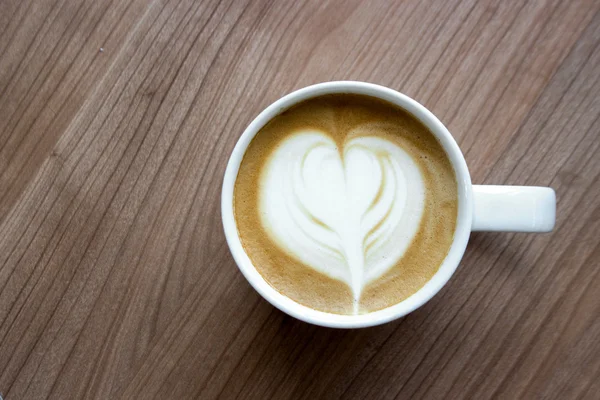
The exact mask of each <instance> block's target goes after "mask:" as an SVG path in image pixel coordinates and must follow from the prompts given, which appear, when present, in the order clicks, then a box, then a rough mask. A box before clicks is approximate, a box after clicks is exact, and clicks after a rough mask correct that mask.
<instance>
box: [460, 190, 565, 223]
mask: <svg viewBox="0 0 600 400" xmlns="http://www.w3.org/2000/svg"><path fill="white" fill-rule="evenodd" d="M473 203H474V210H473V223H472V227H471V230H472V231H489V232H550V231H551V230H552V229H553V228H554V223H555V219H556V193H555V192H554V189H552V188H549V187H538V186H500V185H473Z"/></svg>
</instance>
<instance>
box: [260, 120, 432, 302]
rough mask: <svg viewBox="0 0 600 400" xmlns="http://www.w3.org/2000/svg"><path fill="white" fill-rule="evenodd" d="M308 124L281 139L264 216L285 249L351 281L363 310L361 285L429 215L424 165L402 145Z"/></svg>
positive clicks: (267, 181)
mask: <svg viewBox="0 0 600 400" xmlns="http://www.w3.org/2000/svg"><path fill="white" fill-rule="evenodd" d="M348 137H351V138H352V139H349V140H347V141H346V143H345V145H344V147H343V148H342V149H339V148H338V145H337V144H336V142H335V141H334V140H333V139H332V138H331V137H330V136H329V135H327V134H326V133H325V132H322V131H318V130H303V131H299V132H296V133H295V134H292V135H290V136H289V137H287V138H286V139H284V141H283V142H282V143H281V144H279V145H278V147H277V148H276V149H275V151H274V152H273V154H272V155H271V156H270V158H269V160H268V162H267V163H266V164H265V166H264V169H263V174H262V177H261V182H260V188H259V199H260V200H259V208H260V209H259V211H260V218H261V222H262V224H263V227H264V228H265V230H266V232H267V233H268V234H269V236H270V237H271V239H272V240H273V241H274V242H275V243H276V244H277V245H278V247H280V248H281V249H282V250H283V251H285V252H286V253H288V254H289V255H290V256H292V257H294V258H296V259H298V260H299V261H301V262H302V263H304V264H306V265H308V266H310V267H311V268H313V269H314V270H316V271H318V272H320V273H322V274H325V275H327V276H329V277H331V278H334V279H338V280H341V281H343V282H345V283H346V284H347V285H348V286H349V287H350V288H351V290H352V293H353V296H354V311H355V313H356V312H357V311H358V301H359V299H360V295H361V291H362V290H363V288H364V287H365V286H366V285H367V284H368V283H369V282H371V281H373V280H375V279H377V278H379V277H380V276H381V275H383V274H384V273H385V272H386V271H387V270H389V269H390V268H391V267H392V266H393V265H394V264H396V263H397V262H398V260H399V259H400V258H401V257H402V255H403V254H404V252H405V251H406V249H407V248H408V246H409V245H410V243H411V241H412V239H413V237H414V236H415V235H416V233H417V231H418V228H419V223H420V220H421V217H422V215H423V207H424V198H425V185H424V183H423V177H422V176H421V172H420V170H419V167H418V166H417V164H416V163H415V161H414V160H413V159H412V158H411V156H410V155H409V154H408V153H407V152H406V151H404V150H403V149H402V148H400V147H399V146H398V145H396V144H394V143H392V142H390V141H388V140H386V139H384V138H383V137H376V136H361V135H360V129H359V130H358V131H356V130H355V131H354V132H352V133H351V134H349V135H348Z"/></svg>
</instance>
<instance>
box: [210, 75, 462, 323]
mask: <svg viewBox="0 0 600 400" xmlns="http://www.w3.org/2000/svg"><path fill="white" fill-rule="evenodd" d="M333 93H353V94H362V95H368V96H372V97H378V98H380V99H383V100H386V101H388V102H390V103H393V104H396V105H398V106H400V107H402V108H403V109H405V110H407V111H408V112H410V113H411V114H412V115H414V116H415V117H417V118H418V119H419V120H420V121H421V122H422V123H423V124H425V126H427V127H428V128H429V129H430V130H431V132H433V133H434V134H435V135H436V137H437V139H438V140H439V142H440V143H441V144H442V146H443V148H444V149H445V151H446V154H447V155H448V158H449V159H450V161H451V162H452V165H453V167H454V171H455V174H456V179H457V183H458V196H459V202H458V219H457V225H456V231H455V233H454V242H453V243H452V246H451V248H450V251H449V252H448V255H447V256H446V258H445V259H444V262H443V263H442V265H441V266H440V268H439V270H438V271H437V272H436V274H435V275H434V276H433V278H431V280H429V281H428V282H427V283H426V284H425V285H424V286H423V287H422V288H421V289H419V290H418V291H417V292H416V293H414V294H413V295H411V296H410V297H408V298H407V299H405V300H403V301H402V302H400V303H398V304H395V305H393V306H390V307H388V308H385V309H383V310H379V311H374V312H371V313H368V314H360V315H339V314H332V313H326V312H322V311H317V310H315V309H312V308H309V307H306V306H304V305H302V304H299V303H297V302H295V301H293V300H292V299H290V298H288V297H286V296H284V295H282V294H281V293H279V292H278V291H277V290H275V289H274V288H273V287H272V286H271V285H269V284H268V283H267V282H266V281H265V279H264V278H263V277H262V276H261V275H260V274H259V273H258V271H257V270H256V268H254V266H253V265H252V262H251V261H250V258H248V255H247V254H246V253H245V251H244V249H243V247H242V243H241V241H240V238H239V236H238V231H237V226H236V223H235V218H234V214H233V189H234V184H235V180H236V178H237V174H238V170H239V167H240V163H241V161H242V158H243V156H244V153H245V151H246V148H247V147H248V145H249V144H250V142H251V141H252V139H253V138H254V135H256V133H257V132H258V131H259V130H260V129H261V128H262V127H263V126H264V125H265V124H266V123H267V122H268V121H269V120H271V119H272V118H273V117H275V116H276V115H278V114H279V113H281V112H282V111H284V110H286V109H288V108H289V107H291V106H293V105H294V104H297V103H298V102H301V101H303V100H306V99H309V98H313V97H318V96H321V95H324V94H333ZM472 197H473V196H472V186H471V178H470V175H469V171H468V169H467V164H466V162H465V159H464V157H463V155H462V152H461V151H460V149H459V147H458V145H457V144H456V141H455V140H454V138H453V137H452V135H450V132H448V130H447V129H446V127H445V126H444V125H443V124H442V123H441V122H440V121H439V120H438V119H437V118H436V117H435V116H434V115H433V114H432V113H431V112H430V111H429V110H427V109H426V108H425V107H424V106H422V105H421V104H419V103H418V102H416V101H415V100H413V99H411V98H410V97H408V96H405V95H403V94H401V93H398V92H396V91H394V90H392V89H389V88H386V87H383V86H379V85H374V84H371V83H365V82H355V81H337V82H325V83H320V84H316V85H313V86H308V87H305V88H303V89H300V90H297V91H295V92H292V93H290V94H288V95H287V96H284V97H282V98H281V99H279V100H277V101H276V102H275V103H273V104H271V105H270V106H269V107H267V108H266V109H265V110H264V111H263V112H261V113H260V114H259V115H258V116H257V117H256V118H255V119H254V120H253V121H252V122H251V123H250V125H249V126H248V127H247V128H246V130H245V131H244V133H243V134H242V136H241V137H240V139H239V140H238V142H237V144H236V146H235V148H234V150H233V152H232V154H231V157H230V159H229V163H228V164H227V169H226V171H225V178H224V181H223V191H222V197H221V211H222V216H223V227H224V229H225V237H226V238H227V243H228V245H229V248H230V250H231V253H232V255H233V258H234V259H235V261H236V263H237V265H238V267H239V269H240V271H241V272H242V273H243V274H244V276H245V277H246V279H247V280H248V282H250V284H251V285H252V286H253V287H254V289H256V290H257V291H258V293H260V294H261V296H263V297H264V298H265V299H267V300H268V301H269V302H270V303H271V304H272V305H274V306H275V307H277V308H279V309H280V310H281V311H283V312H285V313H287V314H289V315H291V316H293V317H296V318H298V319H300V320H302V321H305V322H309V323H312V324H316V325H321V326H326V327H332V328H361V327H368V326H374V325H379V324H383V323H385V322H389V321H392V320H394V319H397V318H400V317H402V316H404V315H406V314H408V313H410V312H412V311H414V310H415V309H417V308H418V307H420V306H421V305H423V304H424V303H426V302H427V301H428V300H429V299H431V298H432V297H433V296H434V295H435V294H436V293H437V292H438V291H439V290H440V289H441V288H442V287H443V286H444V285H445V284H446V282H448V280H449V279H450V277H451V276H452V274H453V273H454V271H455V270H456V267H457V266H458V264H459V262H460V259H461V258H462V256H463V253H464V251H465V248H466V246H467V241H468V240H469V234H470V233H471V220H472V217H473V215H472V214H473V200H472Z"/></svg>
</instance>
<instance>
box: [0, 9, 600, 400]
mask: <svg viewBox="0 0 600 400" xmlns="http://www.w3.org/2000/svg"><path fill="white" fill-rule="evenodd" d="M599 10H600V2H599V1H597V0H595V1H594V0H592V1H586V0H577V1H551V0H549V1H542V0H540V1H533V0H530V1H527V2H525V1H502V2H500V1H498V2H494V1H476V0H461V1H404V2H391V1H389V0H382V1H363V2H360V1H341V0H340V1H337V2H323V1H320V0H318V1H317V0H315V1H310V2H301V1H247V0H239V1H238V0H235V1H223V2H220V1H197V0H182V1H168V0H131V1H119V0H106V1H105V0H102V1H99V0H82V1H70V0H23V1H21V0H1V1H0V393H2V395H3V396H4V398H5V399H38V398H47V397H49V398H55V399H79V398H96V399H114V398H123V399H153V398H157V399H187V398H201V399H212V398H216V397H221V398H227V399H228V398H236V397H238V398H244V399H245V398H251V399H267V398H271V397H273V398H284V399H287V398H290V399H304V398H306V399H316V398H325V399H335V398H344V399H347V398H352V399H354V398H355V399H375V398H386V399H387V398H399V399H421V398H423V399H458V398H473V399H486V398H506V399H514V398H526V399H546V398H549V399H550V398H552V399H554V398H555V399H571V398H579V397H581V398H588V399H598V398H600V200H599V199H600V183H599V174H600V158H599V146H600V133H599V132H600V118H599V116H600V80H599V78H600V47H599V45H600V12H599ZM339 79H353V80H364V81H369V82H375V83H379V84H382V85H385V86H389V87H391V88H394V89H397V90H399V91H401V92H404V93H406V94H408V95H410V96H412V97H414V98H415V99H417V100H418V101H420V102H421V103H423V104H424V105H425V106H427V107H428V108H429V109H430V110H432V111H433V112H434V113H435V114H436V115H438V116H439V118H440V119H441V120H442V121H443V122H444V123H445V124H446V125H447V126H448V128H449V129H450V131H451V132H452V133H453V134H454V135H455V137H456V139H457V141H458V143H459V144H460V146H461V148H462V150H463V152H464V153H465V157H466V159H467V162H468V164H469V167H470V169H471V172H472V177H473V181H474V182H476V183H489V184H526V185H542V186H552V187H553V188H554V189H555V190H556V192H557V198H558V210H557V225H556V229H555V231H554V232H553V233H551V234H545V235H534V234H509V233H477V234H473V235H472V237H471V241H470V243H469V247H468V249H467V252H466V255H465V258H464V259H463V262H462V263H461V266H460V268H459V269H458V271H457V273H456V274H455V275H454V277H453V278H452V280H451V281H450V282H449V284H448V285H447V286H446V287H445V288H444V289H443V290H442V291H441V292H440V293H439V294H438V295H437V296H436V297H435V298H434V299H433V300H432V301H430V302H429V303H428V304H426V305H425V306H424V307H422V308H421V309H419V310H417V311H416V312H414V313H412V314H410V315H409V316H407V317H405V318H403V319H400V320H398V321H395V322H392V323H389V324H387V325H384V326H379V327H375V328H369V329H363V330H354V331H345V330H334V329H325V328H320V327H316V326H311V325H308V324H305V323H302V322H300V321H297V320H294V319H293V318H291V317H288V316H286V315H284V314H283V313H281V312H279V311H278V310H276V309H274V308H273V307H272V306H271V305H269V304H268V303H267V302H266V301H265V300H263V299H262V298H261V297H260V296H259V295H258V294H257V293H256V292H255V291H254V290H253V289H252V288H251V287H250V286H249V284H248V283H247V282H246V281H245V280H244V278H243V276H242V275H241V274H240V272H239V271H238V269H237V267H236V265H235V263H234V261H233V259H232V257H231V255H230V253H229V250H228V248H227V245H226V243H225V238H224V234H223V232H222V226H221V216H220V207H219V199H220V189H221V182H222V176H223V172H224V169H225V165H226V162H227V159H228V156H229V154H230V152H231V150H232V148H233V146H234V144H235V142H236V140H237V138H238V137H239V136H240V134H241V132H242V131H243V129H244V128H245V126H246V125H247V124H248V123H249V122H250V121H251V120H252V118H253V117H254V116H256V114H257V113H258V112H260V110H262V109H263V108H264V107H265V106H267V105H268V104H270V103H271V102H273V101H274V100H276V99H277V98H279V97H281V96H282V95H284V94H286V93H288V92H290V91H292V90H294V89H296V88H300V87H303V86H306V85H309V84H312V83H315V82H321V81H328V80H339Z"/></svg>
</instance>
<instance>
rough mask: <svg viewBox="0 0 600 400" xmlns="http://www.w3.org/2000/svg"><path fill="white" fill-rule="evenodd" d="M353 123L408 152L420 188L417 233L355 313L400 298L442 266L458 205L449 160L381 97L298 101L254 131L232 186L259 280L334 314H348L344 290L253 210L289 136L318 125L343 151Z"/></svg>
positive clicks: (418, 127)
mask: <svg viewBox="0 0 600 400" xmlns="http://www.w3.org/2000/svg"><path fill="white" fill-rule="evenodd" d="M359 126H360V127H362V126H370V127H372V129H371V130H368V131H367V133H366V134H365V130H364V129H362V130H361V136H376V137H380V138H384V139H387V140H389V141H390V142H392V143H394V144H396V145H397V146H399V147H400V148H401V149H403V150H404V151H405V152H406V153H408V154H409V155H410V156H411V157H412V159H413V161H414V162H415V163H416V164H417V165H418V167H419V170H420V172H421V175H422V178H423V182H424V185H425V204H424V210H423V215H422V218H421V222H420V225H419V228H418V231H417V233H416V235H415V236H414V237H413V239H412V241H411V243H410V245H409V247H408V249H407V250H406V252H405V253H404V255H403V256H402V257H401V258H400V259H399V260H398V262H397V263H396V264H395V265H394V266H393V267H392V268H390V269H389V270H388V271H387V272H385V273H383V275H382V276H380V277H379V278H377V279H375V280H374V281H372V282H370V283H368V284H367V286H365V287H364V289H363V291H362V294H361V297H360V302H359V312H360V313H368V312H372V311H376V310H381V309H383V308H387V307H390V306H393V305H394V304H397V303H400V302H401V301H403V300H404V299H406V298H407V297H409V296H410V295H412V294H414V293H415V292H417V291H418V290H419V289H420V288H422V287H423V285H425V284H426V283H427V282H428V281H429V280H430V279H431V278H432V277H433V275H434V274H435V273H436V272H437V271H438V269H439V267H440V265H441V264H442V263H443V261H444V259H445V257H446V255H447V254H448V251H449V249H450V246H451V244H452V241H453V238H454V231H455V229H456V218H457V210H458V187H457V182H456V177H455V174H454V170H453V168H452V165H451V163H450V160H449V159H448V157H447V155H446V153H445V152H444V150H443V148H442V146H441V145H440V143H439V142H438V141H437V139H436V138H435V136H434V135H433V134H432V133H431V132H430V131H429V129H428V128H427V127H425V126H424V125H423V124H422V123H421V122H420V121H419V120H417V119H416V118H415V117H414V116H412V115H411V114H410V113H408V112H407V111H405V110H404V109H402V108H399V107H398V106H396V105H393V104H391V103H388V102H385V101H383V100H380V99H377V98H373V97H369V96H362V95H354V94H335V95H324V96H320V97H316V98H313V99H309V100H306V101H304V102H301V103H299V104H296V105H295V106H293V107H291V108H290V109H288V110H286V111H284V112H282V113H280V114H279V115H277V116H276V117H274V118H273V119H272V120H271V121H270V122H268V123H267V124H266V125H265V126H264V127H263V128H262V129H261V130H260V131H259V132H258V133H257V134H256V136H255V137H254V139H253V140H252V142H251V143H250V145H249V146H248V148H247V150H246V153H245V155H244V158H243V160H242V163H241V165H240V169H239V172H238V176H237V179H236V182H235V188H234V215H235V220H236V224H237V229H238V233H239V235H240V239H241V242H242V245H243V247H244V250H245V252H246V254H247V255H248V257H249V258H250V260H251V261H252V264H253V265H254V267H255V268H256V269H257V270H258V272H259V273H260V274H261V275H262V277H263V278H264V279H265V280H266V281H267V282H268V283H269V284H270V285H271V286H272V287H273V288H274V289H275V290H277V291H278V292H280V293H281V294H283V295H285V296H287V297H289V298H290V299H292V300H294V301H296V302H298V303H300V304H303V305H305V306H307V307H310V308H313V309H315V310H319V311H325V312H330V313H336V314H352V313H353V296H352V292H351V290H350V287H348V286H347V284H346V283H344V282H342V281H339V280H336V279H332V278H330V277H328V276H326V275H324V274H322V273H320V272H318V271H316V270H314V269H313V268H311V267H310V266H308V265H305V264H303V263H302V262H300V261H298V260H297V259H295V258H294V257H292V256H290V255H289V254H288V253H287V252H285V251H284V250H282V249H281V248H279V246H278V245H277V244H276V243H274V242H273V241H272V240H271V238H270V237H269V235H268V233H267V232H266V231H265V229H264V228H263V224H262V222H261V217H260V215H259V200H260V199H259V196H260V182H261V174H263V172H264V167H265V165H266V164H267V162H268V160H269V157H270V156H271V155H272V154H273V152H274V151H275V149H276V148H277V146H278V145H279V144H280V143H281V142H282V141H283V140H284V139H286V138H288V137H289V136H290V135H294V134H295V133H296V132H299V131H303V130H310V129H316V130H319V131H322V132H325V133H326V134H328V135H329V136H330V137H331V138H332V139H333V140H334V141H335V142H336V143H337V144H338V146H339V147H338V148H340V149H342V148H344V144H345V143H346V142H347V141H348V140H350V139H352V137H351V135H349V132H351V131H353V130H355V131H356V129H355V128H357V127H359ZM408 195H410V193H409V194H408Z"/></svg>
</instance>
